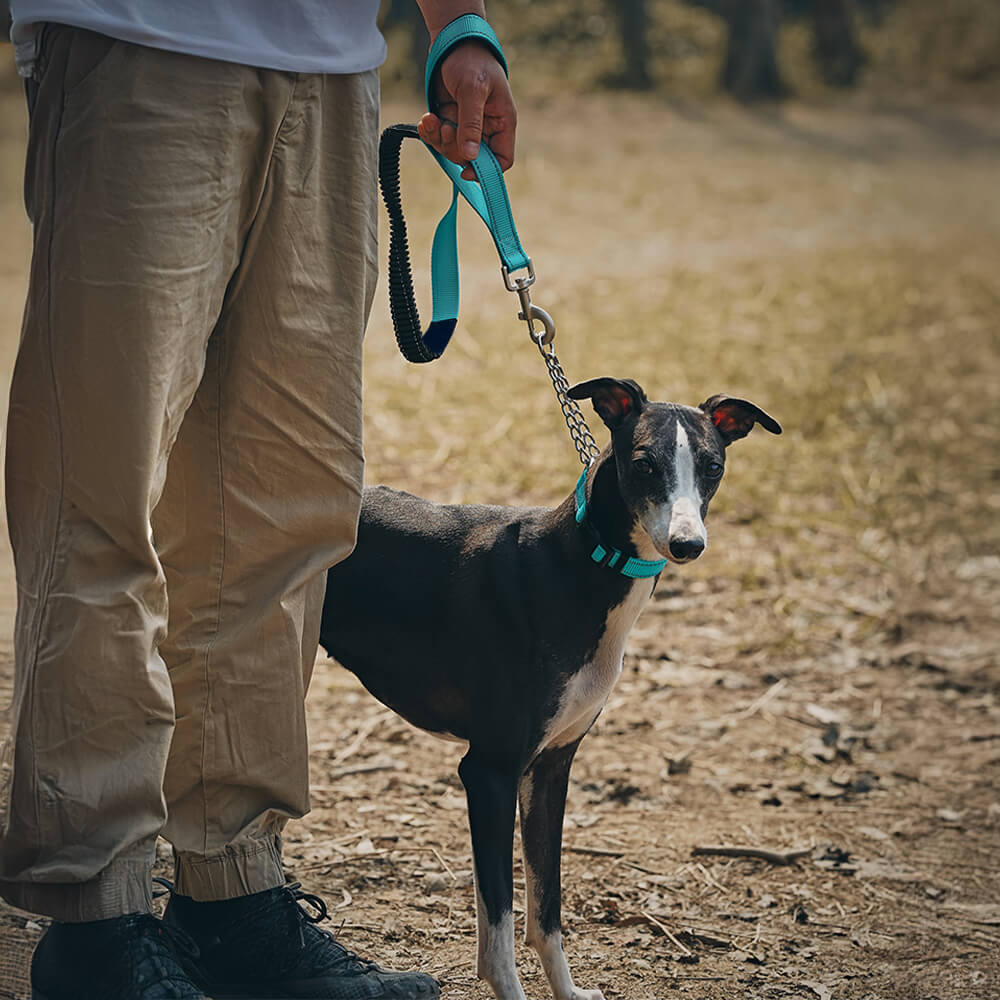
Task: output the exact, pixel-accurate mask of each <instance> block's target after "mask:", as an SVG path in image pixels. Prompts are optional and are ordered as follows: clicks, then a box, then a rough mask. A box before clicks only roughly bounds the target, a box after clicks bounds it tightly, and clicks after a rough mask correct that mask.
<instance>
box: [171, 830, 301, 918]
mask: <svg viewBox="0 0 1000 1000" xmlns="http://www.w3.org/2000/svg"><path fill="white" fill-rule="evenodd" d="M284 884H285V873H284V870H283V869H282V867H281V838H280V837H273V836H272V837H262V838H260V839H254V840H250V841H245V842H243V843H240V844H227V845H226V846H225V847H223V848H221V849H220V850H218V851H213V852H211V853H210V854H191V853H189V852H177V851H175V852H174V891H175V892H177V894H178V895H180V896H189V897H190V898H191V899H196V900H198V901H199V902H202V903H204V902H209V901H211V900H218V899H234V898H235V897H236V896H250V895H252V894H253V893H255V892H264V891H266V890H267V889H274V888H276V887H277V886H280V885H284Z"/></svg>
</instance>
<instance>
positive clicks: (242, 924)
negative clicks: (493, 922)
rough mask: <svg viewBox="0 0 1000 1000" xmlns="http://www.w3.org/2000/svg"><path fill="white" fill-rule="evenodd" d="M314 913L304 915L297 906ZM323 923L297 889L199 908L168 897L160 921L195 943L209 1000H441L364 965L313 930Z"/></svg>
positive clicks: (432, 987)
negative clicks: (233, 999) (211, 999)
mask: <svg viewBox="0 0 1000 1000" xmlns="http://www.w3.org/2000/svg"><path fill="white" fill-rule="evenodd" d="M300 900H301V901H303V902H306V903H308V904H310V905H311V906H313V907H315V909H316V915H315V916H313V915H312V914H309V913H307V912H306V911H305V910H304V909H303V908H302V907H301V906H300V905H299V901H300ZM326 916H327V912H326V905H325V904H324V903H323V901H322V900H321V899H320V898H319V897H318V896H312V895H310V894H308V893H304V892H301V891H300V890H299V886H298V883H293V884H291V885H288V886H281V887H280V888H277V889H268V890H267V891H265V892H258V893H254V894H253V895H251V896H242V897H238V898H236V899H226V900H220V901H218V902H210V903H198V902H195V900H193V899H189V898H188V897H186V896H178V895H172V896H171V898H170V902H169V903H168V904H167V910H166V912H165V913H164V915H163V919H164V921H165V922H167V923H168V924H172V925H175V926H178V927H180V928H181V929H182V930H184V931H185V932H186V933H188V934H190V935H191V937H193V938H194V940H195V942H196V943H197V945H198V948H199V951H200V953H201V957H200V959H199V963H198V964H199V970H200V974H199V975H198V979H197V982H198V985H199V986H201V988H202V989H203V990H205V992H206V993H209V994H210V995H211V996H212V997H220V998H221V997H240V998H244V1000H272V998H278V997H283V998H298V1000H302V998H312V1000H320V998H322V1000H378V998H382V1000H424V998H431V997H437V996H440V993H441V991H440V988H439V985H438V982H437V980H436V979H433V978H432V977H431V976H428V975H426V974H425V973H423V972H393V971H392V970H390V969H383V968H381V967H380V966H378V965H376V964H375V963H374V962H367V961H365V960H364V959H361V958H358V956H357V955H355V954H354V953H353V952H350V951H348V950H347V949H346V948H345V947H344V946H343V945H341V944H339V943H338V942H337V941H335V940H334V937H333V934H331V933H330V932H329V931H326V930H320V928H318V927H316V926H315V925H316V924H317V923H318V922H319V921H320V920H324V919H325V918H326Z"/></svg>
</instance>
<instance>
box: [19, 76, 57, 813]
mask: <svg viewBox="0 0 1000 1000" xmlns="http://www.w3.org/2000/svg"><path fill="white" fill-rule="evenodd" d="M64 112H65V101H64V100H63V94H62V88H61V87H60V90H59V113H58V118H57V119H56V123H55V129H54V130H53V135H52V150H51V153H50V154H49V170H50V174H49V181H50V184H51V195H50V196H49V205H48V209H49V220H48V234H47V236H48V238H47V241H46V247H45V335H44V341H45V353H46V361H47V363H48V375H49V380H50V384H51V386H52V402H53V407H54V409H55V427H56V435H57V451H58V455H59V490H58V501H57V504H56V518H55V525H54V530H53V532H52V548H51V551H50V552H49V559H48V564H47V565H46V567H45V573H44V576H43V579H42V585H41V587H40V588H39V611H38V616H37V618H36V619H35V629H34V635H33V636H32V642H31V663H30V666H26V675H27V677H28V684H29V685H30V691H29V692H26V694H27V697H28V719H29V722H28V728H29V730H30V732H31V745H32V746H33V747H37V746H38V738H37V737H38V732H37V718H38V710H37V704H36V696H35V695H36V690H37V683H36V682H37V677H36V673H37V669H38V656H39V652H40V646H41V642H42V635H44V633H45V628H44V624H45V621H46V620H47V618H48V613H49V598H50V596H51V592H52V578H53V576H54V575H55V565H56V556H57V553H58V551H59V538H60V536H61V533H62V525H63V510H64V505H65V501H66V454H65V449H64V444H63V419H62V409H61V407H60V405H59V383H58V380H57V378H56V367H55V347H54V345H53V337H52V275H53V243H54V242H55V228H56V225H55V217H56V201H57V181H56V178H57V174H58V170H57V163H56V161H57V157H58V152H59V139H60V136H61V133H62V121H63V114H64ZM31 766H32V770H33V772H34V775H33V777H34V781H33V782H32V784H33V788H32V800H33V805H34V809H35V815H34V823H35V826H36V827H40V826H41V815H42V803H41V780H40V777H41V776H40V774H39V771H38V755H37V753H35V754H32V759H31Z"/></svg>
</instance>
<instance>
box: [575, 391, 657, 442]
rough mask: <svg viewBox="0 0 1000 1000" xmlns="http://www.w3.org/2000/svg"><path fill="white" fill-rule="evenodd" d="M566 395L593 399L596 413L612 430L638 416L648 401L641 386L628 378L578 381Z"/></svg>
mask: <svg viewBox="0 0 1000 1000" xmlns="http://www.w3.org/2000/svg"><path fill="white" fill-rule="evenodd" d="M568 395H569V396H570V397H571V398H572V399H591V400H593V402H594V409H595V410H596V411H597V415H598V416H599V417H600V418H601V420H603V421H604V422H605V423H606V424H607V425H608V427H610V428H611V429H612V430H617V429H618V428H619V427H621V425H622V424H624V423H625V421H626V420H629V419H632V418H635V417H637V416H639V414H640V413H642V408H643V407H644V406H645V405H646V403H647V402H648V400H647V399H646V393H645V392H643V390H642V386H641V385H639V383H638V382H633V381H632V379H630V378H592V379H591V380H590V381H589V382H578V383H577V384H576V385H574V386H573V387H572V388H571V389H570V390H569V393H568Z"/></svg>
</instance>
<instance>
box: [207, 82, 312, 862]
mask: <svg viewBox="0 0 1000 1000" xmlns="http://www.w3.org/2000/svg"><path fill="white" fill-rule="evenodd" d="M297 82H298V78H297V77H296V78H294V79H293V80H292V86H291V90H290V91H289V95H288V103H287V104H286V105H285V111H284V114H282V116H281V121H280V122H279V123H278V127H277V128H276V129H275V131H274V137H273V138H272V140H271V149H270V152H269V153H268V158H267V169H266V170H265V172H264V179H263V182H262V183H261V186H260V196H259V197H258V198H257V201H256V203H255V204H254V206H253V211H252V212H251V213H250V221H249V224H248V226H247V233H246V237H245V238H244V240H243V245H242V246H241V248H240V256H239V260H238V261H237V264H236V273H235V274H234V275H233V278H232V279H231V281H234V282H236V285H237V287H238V285H239V284H240V282H241V276H242V272H243V270H244V266H245V263H246V262H245V259H244V255H245V254H246V250H247V246H248V244H249V242H250V238H251V233H252V231H253V229H254V226H255V225H256V223H257V219H258V216H259V214H260V209H261V205H263V203H264V198H265V195H266V192H267V189H268V185H269V183H270V180H271V170H272V168H273V165H274V154H275V150H276V149H277V146H278V140H279V138H280V136H281V131H282V129H283V128H284V125H285V121H286V120H287V119H288V113H289V111H290V110H291V107H292V101H293V99H294V97H295V88H296V84H297ZM230 302H231V299H230V297H229V296H228V295H227V296H226V297H225V299H224V301H223V305H222V309H221V310H220V315H219V323H218V325H217V327H216V336H217V337H218V339H219V344H218V350H219V363H218V364H219V368H218V377H217V378H216V417H215V446H216V456H217V472H218V480H217V481H218V485H219V521H220V525H219V526H220V531H221V542H220V556H219V579H218V585H217V586H218V592H217V597H216V605H215V630H214V632H213V634H212V636H211V638H210V639H209V641H208V642H207V643H206V646H205V661H204V664H205V665H204V684H205V714H204V717H203V718H202V723H201V775H200V777H201V806H202V830H203V834H202V835H203V838H204V839H203V840H202V844H203V847H202V850H203V851H205V852H207V851H208V812H209V808H208V782H207V781H206V780H205V765H206V760H207V756H208V753H207V748H208V728H209V720H210V718H211V711H210V705H211V698H212V689H211V682H210V664H211V660H212V652H213V650H214V648H215V645H216V642H217V640H218V637H219V629H220V625H221V620H222V595H223V583H224V580H225V569H226V493H225V481H224V470H223V457H222V376H223V366H224V363H225V353H224V351H223V350H222V348H223V345H224V341H225V334H224V332H223V325H224V324H223V323H222V322H221V321H222V319H223V317H224V316H225V314H226V312H227V311H228V308H229V305H230Z"/></svg>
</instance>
